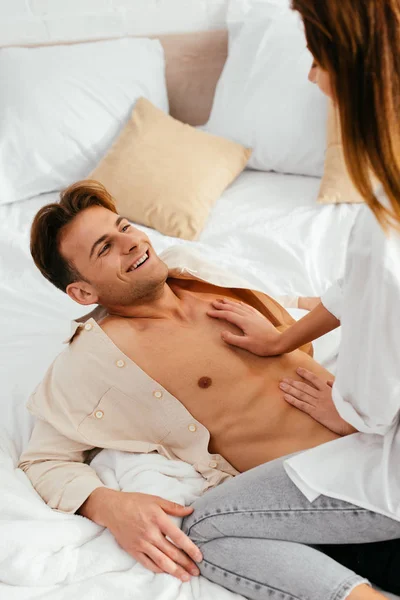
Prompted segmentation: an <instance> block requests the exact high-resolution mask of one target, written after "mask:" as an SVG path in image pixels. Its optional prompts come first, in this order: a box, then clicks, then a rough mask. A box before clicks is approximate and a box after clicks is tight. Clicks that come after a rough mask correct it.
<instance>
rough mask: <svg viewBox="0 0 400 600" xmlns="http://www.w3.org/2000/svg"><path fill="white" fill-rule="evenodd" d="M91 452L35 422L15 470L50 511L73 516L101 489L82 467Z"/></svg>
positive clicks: (41, 423) (91, 470)
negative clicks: (21, 473) (18, 471)
mask: <svg viewBox="0 0 400 600" xmlns="http://www.w3.org/2000/svg"><path fill="white" fill-rule="evenodd" d="M91 449H92V446H86V445H84V444H82V443H80V442H77V441H74V440H71V439H69V438H67V437H65V436H63V435H62V434H61V433H59V432H58V431H57V430H56V429H55V428H54V427H53V426H52V425H50V424H49V423H47V422H46V421H43V420H41V419H38V420H37V422H36V424H35V427H34V430H33V433H32V437H31V440H30V442H29V445H28V447H27V449H26V451H25V452H24V453H23V454H22V456H21V458H20V462H19V465H18V466H19V468H20V469H22V470H23V471H24V472H25V473H26V475H27V476H28V478H29V479H30V481H31V483H32V485H33V487H34V488H35V490H36V491H37V492H38V494H39V495H40V496H41V497H42V498H43V500H44V501H45V502H46V503H47V504H48V505H49V506H50V507H51V508H54V509H57V510H59V511H61V512H65V513H75V512H76V511H77V510H78V509H79V508H80V507H81V506H82V504H83V503H84V502H85V500H86V499H87V498H88V497H89V496H90V494H91V493H92V492H93V490H95V489H96V488H98V487H104V484H103V483H102V481H101V480H100V479H99V478H98V476H97V474H96V472H95V471H94V470H93V469H92V468H91V467H90V466H89V465H87V464H85V463H84V460H85V457H86V454H87V451H88V450H91Z"/></svg>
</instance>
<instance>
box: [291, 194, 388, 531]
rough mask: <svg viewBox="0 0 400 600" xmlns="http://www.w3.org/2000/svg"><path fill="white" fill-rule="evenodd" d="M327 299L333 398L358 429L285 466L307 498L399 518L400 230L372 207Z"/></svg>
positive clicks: (358, 221)
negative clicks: (385, 225) (337, 328)
mask: <svg viewBox="0 0 400 600" xmlns="http://www.w3.org/2000/svg"><path fill="white" fill-rule="evenodd" d="M379 196H380V201H381V202H382V203H387V200H386V198H385V196H384V194H383V192H380V194H379ZM322 303H323V304H324V306H325V307H326V308H327V309H328V310H329V311H330V312H331V313H332V314H333V315H335V316H336V317H337V318H338V319H339V320H340V321H341V328H342V339H341V345H340V349H339V356H338V364H337V373H336V380H335V384H334V386H333V390H332V397H333V401H334V403H335V405H336V408H337V410H338V411H339V413H340V415H341V416H342V417H343V419H345V420H346V421H347V422H348V423H350V424H351V425H353V426H354V427H355V428H356V429H357V430H358V431H359V432H360V433H356V434H353V435H350V436H347V437H344V438H340V439H338V440H335V441H333V442H329V443H327V444H323V445H322V446H319V447H317V448H314V449H312V450H308V451H306V452H304V453H302V454H299V455H296V456H295V457H293V458H291V459H288V460H287V461H286V462H285V468H286V471H287V473H288V475H289V476H290V477H291V479H292V480H293V482H294V483H295V484H296V485H297V486H298V487H299V488H300V489H301V490H302V492H303V493H304V494H305V495H306V496H307V498H308V499H309V500H310V501H313V500H315V498H317V497H318V496H319V495H320V494H324V495H326V496H330V497H333V498H338V499H341V500H346V501H347V502H350V503H352V504H355V505H357V506H360V507H363V508H367V509H369V510H372V511H374V512H377V513H381V514H384V515H387V516H389V517H391V518H394V519H396V520H399V521H400V428H399V408H400V232H399V231H396V230H393V229H392V230H391V231H390V233H388V234H386V235H385V233H384V231H383V229H382V228H381V227H380V225H379V224H378V222H377V220H376V218H375V216H374V215H373V213H372V211H370V209H369V208H368V207H367V206H364V207H362V209H361V211H360V214H359V216H358V218H357V219H356V222H355V224H354V226H353V229H352V232H351V236H350V240H349V247H348V253H347V261H346V269H345V276H344V278H343V279H342V280H340V281H338V282H337V283H336V284H335V285H334V286H333V287H332V288H330V289H329V290H328V291H327V293H326V294H325V295H324V296H323V297H322Z"/></svg>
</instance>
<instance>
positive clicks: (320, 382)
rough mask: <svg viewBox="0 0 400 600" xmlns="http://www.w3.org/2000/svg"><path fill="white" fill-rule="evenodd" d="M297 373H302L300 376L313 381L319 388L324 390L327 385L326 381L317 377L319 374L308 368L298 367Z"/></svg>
mask: <svg viewBox="0 0 400 600" xmlns="http://www.w3.org/2000/svg"><path fill="white" fill-rule="evenodd" d="M297 373H298V375H300V377H302V378H303V379H305V380H306V381H308V382H309V383H311V384H312V385H313V386H314V387H315V388H316V389H317V390H323V389H324V388H325V386H326V381H323V380H322V379H320V378H319V377H317V375H314V373H311V371H307V369H303V368H301V367H299V368H298V369H297Z"/></svg>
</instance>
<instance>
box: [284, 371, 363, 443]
mask: <svg viewBox="0 0 400 600" xmlns="http://www.w3.org/2000/svg"><path fill="white" fill-rule="evenodd" d="M297 373H298V374H299V375H300V377H301V378H302V379H304V381H307V382H308V383H303V382H301V381H294V380H292V379H283V380H282V382H281V383H280V385H279V387H280V388H281V390H283V391H284V392H285V394H284V396H283V397H284V399H285V400H286V402H288V403H289V404H291V405H292V406H295V407H296V408H298V409H299V410H301V411H302V412H305V413H307V414H308V415H310V417H312V418H313V419H315V420H316V421H318V422H319V423H321V424H322V425H325V427H327V428H328V429H330V430H331V431H333V432H334V433H337V434H338V435H342V436H344V435H349V434H350V433H355V432H356V431H357V430H356V429H354V427H352V426H351V425H349V423H347V422H346V421H345V420H344V419H342V417H341V416H340V415H339V413H338V411H337V410H336V406H335V405H334V403H333V400H332V386H333V381H323V380H322V379H320V378H319V377H317V376H316V375H314V374H313V373H310V371H307V370H306V369H297Z"/></svg>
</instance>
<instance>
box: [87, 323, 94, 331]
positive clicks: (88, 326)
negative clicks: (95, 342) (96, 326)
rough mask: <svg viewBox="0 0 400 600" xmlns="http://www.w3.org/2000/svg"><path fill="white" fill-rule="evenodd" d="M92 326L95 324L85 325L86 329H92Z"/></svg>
mask: <svg viewBox="0 0 400 600" xmlns="http://www.w3.org/2000/svg"><path fill="white" fill-rule="evenodd" d="M92 328H93V325H92V324H91V323H86V325H85V329H86V331H90V330H91V329H92Z"/></svg>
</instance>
